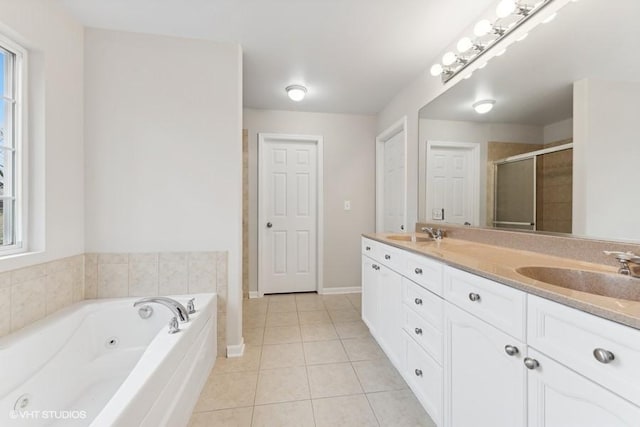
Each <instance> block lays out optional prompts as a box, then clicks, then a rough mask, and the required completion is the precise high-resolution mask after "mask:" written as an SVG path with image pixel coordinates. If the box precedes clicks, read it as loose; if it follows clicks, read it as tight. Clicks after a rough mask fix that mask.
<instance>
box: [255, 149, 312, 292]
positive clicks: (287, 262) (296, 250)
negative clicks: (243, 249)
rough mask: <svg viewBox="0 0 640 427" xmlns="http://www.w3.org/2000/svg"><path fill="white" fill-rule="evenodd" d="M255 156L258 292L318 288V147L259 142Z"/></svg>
mask: <svg viewBox="0 0 640 427" xmlns="http://www.w3.org/2000/svg"><path fill="white" fill-rule="evenodd" d="M263 144H264V145H263V147H262V151H261V158H260V167H261V173H260V180H261V182H260V191H261V196H260V200H261V206H260V209H261V210H262V212H260V215H259V218H260V220H261V221H262V222H263V223H262V224H259V227H260V248H259V250H260V251H261V253H260V257H261V269H262V271H261V276H260V280H261V282H260V292H261V293H263V294H272V293H286V292H308V291H315V290H316V288H317V276H316V269H317V265H316V259H317V258H316V252H317V245H316V239H317V161H316V156H317V145H316V144H315V143H313V142H306V141H290V142H289V141H288V142H279V141H278V140H277V139H273V140H271V139H270V140H266V141H264V142H263Z"/></svg>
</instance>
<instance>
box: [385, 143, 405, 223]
mask: <svg viewBox="0 0 640 427" xmlns="http://www.w3.org/2000/svg"><path fill="white" fill-rule="evenodd" d="M404 157H405V154H404V132H400V133H398V134H396V135H394V136H393V137H392V138H391V139H389V140H387V141H386V142H385V143H384V166H383V167H384V193H383V194H384V196H383V197H384V203H383V209H384V231H385V232H400V231H404V229H405V225H404V216H405V213H404V205H405V200H404V176H405V171H404V167H405V166H404Z"/></svg>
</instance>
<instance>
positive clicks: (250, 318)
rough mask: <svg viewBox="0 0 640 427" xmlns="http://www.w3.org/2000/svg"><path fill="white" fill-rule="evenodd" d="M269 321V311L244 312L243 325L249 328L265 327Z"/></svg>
mask: <svg viewBox="0 0 640 427" xmlns="http://www.w3.org/2000/svg"><path fill="white" fill-rule="evenodd" d="M266 322H267V312H266V311H265V312H263V313H260V312H257V313H243V315H242V327H243V328H247V329H253V328H264V326H265V324H266Z"/></svg>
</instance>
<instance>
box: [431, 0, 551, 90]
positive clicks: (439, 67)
mask: <svg viewBox="0 0 640 427" xmlns="http://www.w3.org/2000/svg"><path fill="white" fill-rule="evenodd" d="M553 1H554V0H540V1H538V2H535V4H532V2H531V1H530V0H501V1H500V3H498V6H497V8H496V16H497V19H496V20H495V21H493V22H492V21H490V20H488V19H483V20H481V21H479V22H478V23H477V24H476V25H475V26H474V28H473V34H474V35H475V38H471V37H463V38H461V39H460V41H458V43H457V45H456V48H457V52H458V53H457V54H456V53H454V52H451V51H449V52H447V53H445V54H444V56H443V57H442V63H437V64H434V65H433V66H432V67H431V70H430V71H431V75H432V76H434V77H437V76H440V78H441V79H442V82H443V83H447V82H448V81H449V80H451V79H453V78H454V77H455V76H457V75H458V74H460V73H461V72H462V71H463V70H465V69H466V68H467V67H468V66H470V65H471V64H473V63H474V62H475V61H476V60H478V59H479V58H480V57H481V56H483V55H484V54H486V53H487V52H488V51H490V50H491V48H493V47H494V46H495V45H497V44H498V42H500V41H501V40H503V39H504V38H505V37H507V36H508V35H509V34H512V33H513V32H514V31H516V30H517V29H518V28H519V27H520V26H521V25H522V24H524V23H525V22H527V21H528V20H529V19H531V18H532V17H533V16H535V15H537V14H538V13H539V12H540V11H542V10H543V9H544V8H545V7H547V6H548V5H549V4H550V3H552V2H553ZM556 13H557V12H556ZM556 13H551V14H549V16H548V17H547V18H546V19H545V20H544V21H543V22H545V21H546V22H549V21H551V20H552V19H553V18H554V17H555V15H556ZM526 36H527V34H526V33H525V34H522V35H521V36H520V37H519V38H518V40H517V41H521V40H524V38H525V37H526ZM505 49H506V46H502V49H501V50H500V52H499V53H498V55H501V54H503V53H504V50H505ZM498 55H496V56H498ZM484 62H485V63H486V61H484Z"/></svg>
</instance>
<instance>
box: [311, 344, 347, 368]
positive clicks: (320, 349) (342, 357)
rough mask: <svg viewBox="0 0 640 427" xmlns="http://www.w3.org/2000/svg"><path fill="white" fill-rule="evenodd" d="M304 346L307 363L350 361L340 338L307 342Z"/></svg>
mask: <svg viewBox="0 0 640 427" xmlns="http://www.w3.org/2000/svg"><path fill="white" fill-rule="evenodd" d="M303 346H304V359H305V361H306V363H307V365H319V364H323V363H338V362H348V361H349V358H348V357H347V353H345V351H344V348H343V347H342V343H341V342H340V341H339V340H334V341H313V342H305V343H304V344H303Z"/></svg>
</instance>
